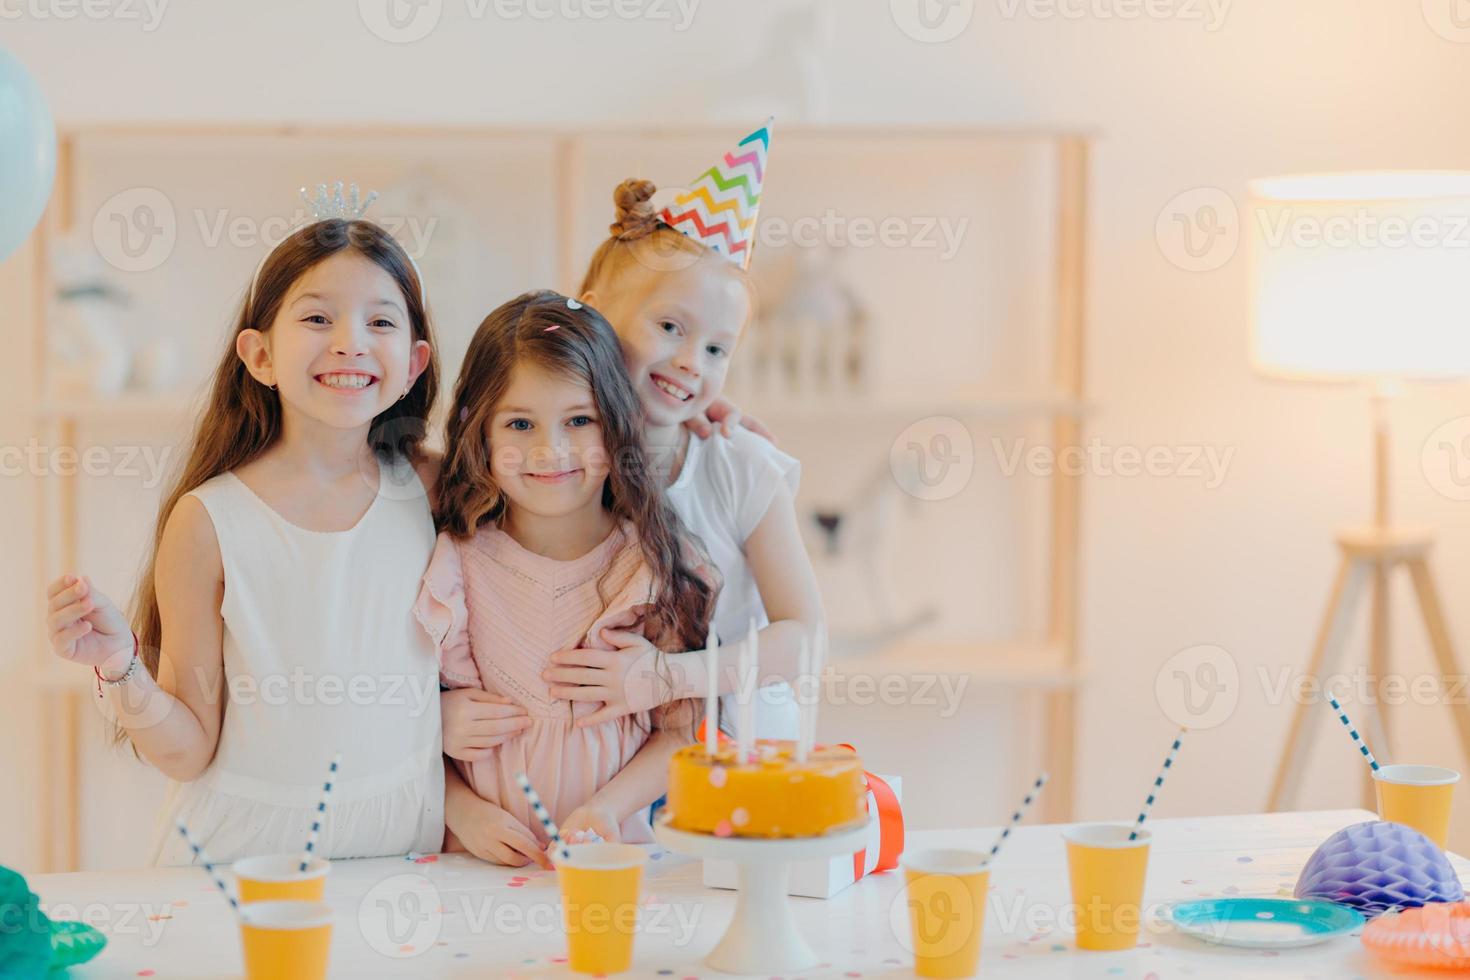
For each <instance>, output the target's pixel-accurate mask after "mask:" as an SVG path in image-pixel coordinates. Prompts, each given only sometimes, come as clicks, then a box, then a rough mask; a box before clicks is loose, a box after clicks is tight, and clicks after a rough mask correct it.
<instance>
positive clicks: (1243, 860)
mask: <svg viewBox="0 0 1470 980" xmlns="http://www.w3.org/2000/svg"><path fill="white" fill-rule="evenodd" d="M1235 860H1236V863H1237V864H1250V863H1251V862H1252V861H1254V860H1255V858H1252V857H1238V858H1236V859H1235Z"/></svg>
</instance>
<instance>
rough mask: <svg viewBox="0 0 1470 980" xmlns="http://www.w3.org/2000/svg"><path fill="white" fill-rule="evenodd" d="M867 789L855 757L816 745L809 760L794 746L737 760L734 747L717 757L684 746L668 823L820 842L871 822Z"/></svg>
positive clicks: (764, 747)
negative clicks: (799, 757) (818, 839)
mask: <svg viewBox="0 0 1470 980" xmlns="http://www.w3.org/2000/svg"><path fill="white" fill-rule="evenodd" d="M867 793H868V790H867V786H866V784H865V782H864V780H863V764H862V761H861V760H860V759H859V758H858V755H857V753H856V752H854V751H853V750H852V749H849V748H846V747H844V746H840V745H830V746H829V745H822V746H817V747H816V748H814V749H813V750H812V751H811V752H809V753H807V758H806V761H804V762H798V761H797V759H796V743H795V742H790V741H776V740H773V739H760V740H758V741H757V742H756V743H755V752H754V756H753V758H748V759H747V760H746V761H743V762H742V761H740V759H739V758H738V750H737V747H736V744H735V743H729V744H722V745H720V747H719V748H717V749H716V750H715V753H714V755H713V756H711V755H710V753H709V751H708V749H707V748H706V747H705V746H704V745H703V744H697V745H687V746H685V747H684V748H682V749H680V750H679V751H678V752H676V753H674V758H673V761H672V762H670V764H669V802H668V811H669V824H670V826H672V827H674V828H675V829H676V830H685V831H690V832H692V833H699V834H714V835H715V836H716V837H764V838H777V837H819V836H821V835H822V834H828V833H832V832H833V831H838V830H845V829H847V828H849V827H852V826H855V825H858V824H861V823H862V822H863V821H865V820H866V819H867V803H866V798H867Z"/></svg>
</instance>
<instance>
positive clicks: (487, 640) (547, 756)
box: [414, 526, 653, 844]
mask: <svg viewBox="0 0 1470 980" xmlns="http://www.w3.org/2000/svg"><path fill="white" fill-rule="evenodd" d="M599 585H600V586H601V588H600V589H599ZM604 596H606V597H607V598H606V599H604V598H603V597H604ZM652 598H653V576H652V574H651V572H650V571H649V569H648V566H647V565H646V564H645V563H644V560H643V554H642V551H641V550H640V549H639V547H638V543H637V541H636V540H635V538H634V536H633V532H632V530H631V528H629V527H627V526H623V527H618V528H615V529H614V530H613V532H612V533H611V534H609V535H608V537H607V538H606V539H604V540H603V542H602V543H601V544H599V545H598V546H597V547H595V548H593V549H592V550H591V551H590V552H588V553H587V554H585V555H583V556H582V557H580V558H576V559H573V560H572V561H557V560H555V559H552V558H546V557H544V556H542V555H537V554H534V553H533V552H530V551H527V550H526V549H525V548H523V547H521V546H520V545H519V544H517V543H516V542H515V540H514V539H513V538H511V536H510V535H508V534H506V533H505V532H504V531H501V530H499V529H497V528H490V527H487V528H484V529H482V530H480V531H479V532H478V533H476V534H475V536H474V537H473V538H471V539H469V540H468V541H457V540H455V539H454V538H451V537H450V536H449V535H447V534H440V535H439V538H438V541H437V542H436V543H435V546H434V555H433V557H432V558H431V559H430V561H429V570H428V571H427V572H425V573H424V578H423V587H422V588H421V590H420V592H419V597H418V601H417V602H416V603H415V605H414V613H415V615H416V616H417V617H418V620H419V622H420V623H422V624H423V626H424V628H425V629H426V630H427V631H428V632H429V635H430V636H431V637H432V638H433V639H434V642H435V643H437V644H438V647H439V677H440V680H441V681H442V683H443V684H444V685H445V686H446V687H478V688H481V689H482V690H485V691H488V692H490V693H491V694H499V695H503V696H505V697H508V698H510V699H512V700H514V701H515V702H517V703H518V704H521V705H524V706H525V708H526V712H527V713H528V714H529V715H530V716H531V727H530V728H528V729H526V730H525V731H524V732H522V733H520V734H519V735H516V736H514V737H512V738H510V739H508V740H507V741H505V742H503V743H501V744H500V746H498V747H497V748H496V749H495V750H494V755H493V756H492V757H491V758H490V759H488V760H485V761H482V762H475V763H464V762H456V763H455V765H456V766H458V767H459V770H460V772H461V773H462V774H463V775H464V778H465V781H466V782H467V783H468V784H469V785H470V786H471V787H472V788H473V789H474V791H475V792H476V793H478V794H479V795H480V797H481V798H482V799H486V800H489V801H490V802H491V803H494V804H496V805H497V806H499V807H502V808H503V809H505V810H506V811H508V812H509V813H510V814H511V816H513V817H515V818H516V819H517V820H519V821H520V822H521V823H522V824H524V825H525V826H526V827H527V828H529V829H530V830H531V831H532V832H533V833H534V834H535V835H536V837H537V839H538V840H540V841H541V842H542V843H543V844H545V843H547V842H548V841H547V838H546V835H545V834H544V833H543V832H542V830H541V823H540V821H538V820H537V819H536V817H535V816H534V814H532V812H531V808H530V806H529V805H528V804H527V803H526V798H525V795H524V794H523V793H522V792H521V789H520V787H519V786H518V785H517V784H516V774H517V773H519V772H524V773H526V775H527V776H529V777H530V779H531V784H532V785H533V786H535V787H536V792H537V793H538V794H539V795H540V796H541V801H542V802H543V803H544V804H546V808H547V810H548V811H550V813H551V816H552V818H553V819H554V820H556V821H557V823H561V822H562V821H564V820H565V819H566V818H567V817H568V816H569V815H570V814H571V812H572V811H573V810H575V809H576V808H577V807H579V806H581V805H582V804H583V803H585V802H587V800H588V799H589V798H590V797H591V796H592V794H593V793H595V792H596V791H597V790H598V789H600V788H602V787H603V786H605V785H606V784H607V783H608V782H610V781H611V780H612V778H613V777H614V776H616V775H617V774H618V772H619V771H620V770H621V769H622V768H623V767H624V766H625V765H627V764H628V762H629V761H630V760H631V759H632V758H633V756H634V755H635V754H637V752H638V750H639V749H640V748H642V746H643V743H644V742H645V741H647V740H648V737H649V731H650V717H649V714H648V713H647V712H640V713H635V714H631V715H625V716H623V717H621V718H618V719H616V720H614V721H609V722H604V723H602V724H599V725H593V726H591V727H588V728H580V729H579V728H573V727H572V722H573V721H574V720H575V719H577V718H580V717H582V716H584V715H589V714H591V713H592V712H593V711H595V710H596V709H597V707H598V706H597V705H595V704H589V703H586V702H571V701H565V700H556V699H554V698H552V696H551V691H550V686H549V685H548V684H547V683H546V682H545V681H543V680H542V679H541V672H542V671H543V670H545V669H546V667H547V665H548V663H549V662H550V658H551V655H552V654H553V653H555V652H557V651H558V650H567V649H571V648H573V647H577V646H587V647H595V648H597V649H611V647H609V645H608V644H607V643H605V642H603V640H602V638H601V636H600V633H601V631H602V629H603V628H604V627H612V628H614V629H626V630H630V631H634V632H642V630H643V626H644V623H645V620H646V614H647V613H648V611H649V610H650V609H651V608H652V607H651V602H652ZM622 834H623V840H624V841H625V842H627V843H648V842H650V841H652V840H653V832H652V828H651V827H650V826H649V823H648V816H647V811H640V812H639V813H637V814H634V815H633V816H632V817H629V818H628V819H627V820H626V821H624V823H623V826H622Z"/></svg>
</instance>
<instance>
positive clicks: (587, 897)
mask: <svg viewBox="0 0 1470 980" xmlns="http://www.w3.org/2000/svg"><path fill="white" fill-rule="evenodd" d="M568 853H569V854H570V857H568V858H562V857H560V856H557V857H555V858H553V861H554V863H555V864H556V877H557V879H558V880H559V881H560V883H561V903H562V918H563V921H564V923H565V925H566V931H567V965H568V966H570V967H571V968H572V969H573V970H575V971H576V972H578V973H621V972H623V971H624V970H626V969H628V967H630V966H632V965H633V933H634V932H636V931H637V928H638V888H639V885H640V884H641V883H642V880H643V866H644V865H645V864H647V863H648V854H647V853H646V852H645V851H644V850H643V849H642V848H641V847H634V846H633V845H632V844H574V845H572V846H571V847H569V848H568Z"/></svg>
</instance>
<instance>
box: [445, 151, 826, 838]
mask: <svg viewBox="0 0 1470 980" xmlns="http://www.w3.org/2000/svg"><path fill="white" fill-rule="evenodd" d="M770 137H771V129H770V124H769V122H768V123H767V124H766V125H765V126H763V127H761V128H760V129H758V130H756V131H755V132H753V133H751V134H750V135H749V136H747V137H746V138H745V139H743V140H741V141H740V143H739V144H738V145H737V146H736V147H735V148H734V149H733V150H731V151H730V152H728V153H726V154H724V156H723V157H722V158H721V159H720V160H719V161H718V162H716V163H715V165H714V166H712V167H711V168H709V169H708V170H706V171H705V172H704V173H703V174H701V175H700V176H699V177H698V178H697V179H696V180H695V182H694V183H693V185H692V186H691V187H690V188H689V189H688V190H687V191H685V192H684V193H682V194H680V195H678V197H677V198H676V200H675V202H674V203H673V204H671V205H670V206H669V207H667V208H664V209H663V210H661V211H660V210H656V209H655V208H654V207H653V205H652V204H651V199H652V197H653V195H654V192H655V187H654V185H653V184H652V183H651V182H649V181H646V180H626V181H623V182H622V183H621V184H620V185H618V187H617V189H616V190H615V191H614V193H613V201H614V205H615V207H616V216H615V219H614V222H613V224H612V227H611V236H610V237H609V238H608V239H607V240H606V241H604V242H603V243H602V244H601V245H600V246H599V247H598V249H597V251H596V253H595V254H594V255H593V257H592V261H591V264H590V266H589V268H588V270H587V274H586V277H585V279H584V280H583V283H582V288H581V294H580V299H581V301H582V302H584V303H587V304H589V305H593V306H596V307H597V309H598V310H599V311H601V312H602V313H603V315H605V316H606V317H607V319H608V321H609V322H610V323H611V324H612V326H613V328H614V329H615V330H616V331H617V335H618V339H619V341H620V342H621V344H622V351H623V361H624V364H625V365H626V367H627V369H628V374H629V376H630V377H631V379H632V383H633V390H634V392H635V393H636V394H637V396H638V399H639V402H640V403H641V405H642V409H643V424H644V430H643V438H644V441H645V442H646V444H647V445H648V447H649V450H650V452H652V453H653V458H654V462H655V466H656V467H657V468H658V470H659V473H660V475H661V477H662V482H663V484H664V493H665V495H666V497H667V499H668V501H669V503H670V504H672V506H673V508H674V511H675V512H676V513H677V514H678V515H679V518H680V519H681V521H682V522H683V523H684V526H685V527H687V528H688V529H689V531H690V532H692V533H693V534H694V535H695V536H696V537H697V538H698V539H699V540H700V541H701V542H702V543H703V545H704V547H705V549H706V550H707V552H708V555H709V559H710V561H711V563H712V564H713V565H714V566H715V568H716V569H717V570H718V572H719V575H720V579H721V583H722V585H721V591H720V595H719V599H718V603H717V605H716V608H715V613H714V620H713V628H714V630H715V631H716V632H717V634H718V635H719V637H720V638H721V639H722V641H723V645H724V647H725V648H726V649H727V650H730V651H733V650H735V649H736V647H735V644H736V642H737V641H739V640H742V639H744V637H745V636H746V634H747V630H748V628H749V626H750V624H751V623H752V622H754V623H755V625H756V627H757V628H758V629H759V631H760V632H759V650H760V678H761V681H762V683H763V684H764V685H765V686H764V687H762V688H761V690H760V691H759V692H758V693H757V695H756V698H757V700H756V732H757V734H758V735H759V736H760V737H762V738H795V737H796V734H797V717H798V712H797V710H796V705H795V702H794V697H793V695H792V691H791V688H790V685H789V683H788V682H789V681H791V680H793V679H795V677H796V674H797V666H798V662H799V656H800V647H801V644H802V642H803V640H804V639H805V641H806V642H812V641H813V640H814V638H815V635H816V633H817V631H818V629H819V627H820V624H821V622H822V605H821V596H820V593H819V591H818V587H817V581H816V575H815V573H814V572H813V571H812V566H811V562H810V560H809V558H808V557H807V554H806V551H805V548H804V546H803V544H802V540H801V534H800V529H799V524H798V520H797V515H796V508H795V504H794V497H795V494H796V489H797V482H798V479H799V475H800V465H799V464H798V462H797V461H796V460H795V459H793V458H792V457H790V456H788V455H787V454H785V453H783V452H781V451H780V450H779V449H777V448H776V447H775V446H774V445H772V444H771V443H770V442H768V441H767V440H765V439H763V438H761V437H759V436H757V435H755V434H754V433H752V432H750V431H747V430H745V429H743V428H741V427H738V426H736V427H733V431H729V432H728V435H721V434H712V435H710V436H708V437H704V436H700V435H698V434H695V433H693V432H691V431H690V428H689V426H688V425H687V423H688V422H689V421H690V420H691V419H696V418H698V417H699V416H701V415H703V413H704V412H705V410H706V408H707V407H708V406H710V404H711V403H712V402H714V401H716V399H718V398H719V397H720V393H721V391H722V389H723V387H724V383H725V377H726V373H727V372H728V370H729V364H730V358H731V356H732V355H733V354H734V353H735V350H736V348H737V345H738V343H739V340H740V336H741V334H742V332H743V330H744V329H745V327H746V326H747V324H748V323H749V322H750V319H751V317H752V315H753V312H754V310H753V305H754V297H755V290H754V288H753V284H752V282H751V280H750V277H749V273H748V267H749V263H750V258H751V253H752V250H753V247H754V243H755V231H756V217H757V213H758V210H759V206H760V197H761V188H762V184H763V182H764V178H765V168H766V158H767V154H768V151H769V148H770ZM602 639H603V640H604V642H603V644H602V645H604V646H607V647H615V648H616V649H605V650H596V649H591V648H590V647H589V646H586V645H584V646H583V647H582V648H579V649H575V650H567V651H562V652H559V653H557V654H556V655H554V656H553V657H552V658H551V660H552V664H551V666H550V668H549V669H548V670H547V671H546V672H545V674H544V675H543V677H544V679H545V680H546V681H548V682H549V683H550V684H551V685H552V688H551V691H552V693H553V694H554V695H555V696H557V697H562V698H567V699H568V700H570V701H572V702H573V703H574V704H584V703H593V704H596V705H598V707H597V709H596V710H595V711H593V712H591V713H589V714H586V715H584V716H582V717H580V718H579V719H578V724H579V725H596V724H599V723H602V722H604V721H606V720H608V719H610V718H615V717H618V716H620V715H625V714H629V713H635V712H642V711H648V710H649V709H651V708H653V707H656V706H658V705H662V704H666V703H671V702H673V701H676V700H678V699H681V698H690V697H694V698H699V697H703V696H704V694H705V691H706V685H707V676H706V672H705V664H706V659H705V656H704V651H703V650H702V649H690V648H687V647H686V648H683V650H682V651H680V652H670V653H660V651H659V650H658V649H656V648H655V646H654V644H653V643H651V642H649V641H648V640H646V639H644V638H642V637H637V636H629V635H626V634H622V633H616V632H613V633H608V634H606V636H605V637H603V638H602ZM719 674H720V677H719V687H720V691H721V693H722V694H723V695H726V696H727V698H726V699H725V703H726V704H727V705H728V704H729V703H730V699H729V697H728V696H730V695H733V693H734V691H735V690H736V688H737V683H738V679H737V678H736V676H735V672H734V671H732V670H728V669H725V670H721V671H719ZM443 710H444V719H445V720H444V724H445V744H446V751H448V752H450V753H451V754H455V753H458V754H459V756H460V757H463V758H467V759H476V758H480V757H482V756H483V755H484V753H486V752H488V751H490V750H488V749H479V750H477V749H473V748H465V746H469V745H475V744H477V742H476V734H475V733H476V730H477V726H482V725H486V724H488V722H487V721H485V720H483V719H482V718H481V717H480V713H481V709H480V708H479V706H477V705H475V704H473V703H472V702H470V700H469V696H468V695H467V694H463V693H460V692H449V693H446V694H445V695H444V698H443ZM721 717H722V718H733V717H734V715H733V714H732V713H731V712H730V711H729V710H722V711H721ZM453 822H454V821H453V814H451V825H452V824H453Z"/></svg>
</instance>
